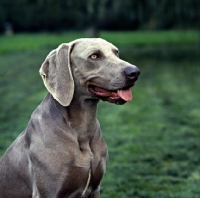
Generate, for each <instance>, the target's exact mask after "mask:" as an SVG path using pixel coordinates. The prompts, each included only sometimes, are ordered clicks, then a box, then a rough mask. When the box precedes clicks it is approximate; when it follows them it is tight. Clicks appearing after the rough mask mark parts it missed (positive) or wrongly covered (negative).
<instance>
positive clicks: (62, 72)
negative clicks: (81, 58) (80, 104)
mask: <svg viewBox="0 0 200 198" xmlns="http://www.w3.org/2000/svg"><path fill="white" fill-rule="evenodd" d="M71 49H72V44H62V45H60V46H59V47H58V48H57V49H55V50H53V51H51V52H50V53H49V55H48V56H47V58H46V60H45V61H44V63H43V64H42V66H41V68H40V70H39V72H40V75H41V76H42V79H43V81H44V85H45V86H46V88H47V90H48V91H49V92H50V93H51V94H52V96H53V97H54V99H56V100H57V101H58V102H59V103H60V104H61V105H63V106H69V104H70V103H71V100H72V98H73V94H74V80H73V77H72V73H71V67H70V51H71Z"/></svg>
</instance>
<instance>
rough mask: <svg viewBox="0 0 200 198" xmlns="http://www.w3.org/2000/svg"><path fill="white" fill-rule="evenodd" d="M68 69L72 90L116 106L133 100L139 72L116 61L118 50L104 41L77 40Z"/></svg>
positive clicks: (131, 66) (125, 63)
mask: <svg viewBox="0 0 200 198" xmlns="http://www.w3.org/2000/svg"><path fill="white" fill-rule="evenodd" d="M70 59H71V69H72V74H73V76H74V80H75V88H76V87H81V88H82V91H83V90H84V91H83V92H84V93H85V94H87V95H88V96H90V97H91V98H94V99H101V100H104V101H108V102H111V103H115V104H124V103H125V102H127V101H131V100H132V93H131V89H130V88H131V87H132V86H133V85H134V84H135V82H136V80H137V79H138V76H139V74H140V71H139V69H138V68H137V67H136V66H134V65H131V64H130V63H128V62H126V61H123V60H121V59H120V58H119V51H118V49H117V48H116V47H115V46H114V45H112V44H111V43H109V42H107V41H105V40H103V39H80V40H77V41H76V42H75V43H74V46H73V49H72V52H71V55H70Z"/></svg>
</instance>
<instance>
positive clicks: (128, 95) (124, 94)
mask: <svg viewBox="0 0 200 198" xmlns="http://www.w3.org/2000/svg"><path fill="white" fill-rule="evenodd" d="M118 95H119V96H120V97H121V98H122V99H123V100H125V101H127V102H128V101H131V100H132V92H131V89H130V88H129V89H126V90H122V89H120V90H118Z"/></svg>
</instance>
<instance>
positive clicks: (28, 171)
mask: <svg viewBox="0 0 200 198" xmlns="http://www.w3.org/2000/svg"><path fill="white" fill-rule="evenodd" d="M139 74H140V71H139V69H138V68H137V67H136V66H134V65H131V64H130V63H128V62H125V61H123V60H121V59H120V58H119V55H118V49H117V48H116V47H115V46H114V45H112V44H111V43H109V42H107V41H105V40H103V39H99V38H98V39H78V40H75V41H73V42H70V43H66V44H61V45H60V46H59V47H58V48H57V49H55V50H53V51H51V52H50V54H49V55H48V56H47V58H46V60H45V61H44V63H43V64H42V66H41V68H40V75H41V76H42V79H43V81H44V84H45V86H46V88H47V90H48V92H49V93H48V94H47V96H46V98H45V99H44V100H43V102H42V103H41V104H40V105H39V106H38V107H37V109H36V110H35V111H34V112H33V114H32V116H31V119H30V121H29V123H28V126H27V128H26V129H25V130H24V131H23V132H22V133H21V134H20V135H19V137H18V138H17V139H16V140H15V141H14V142H13V144H12V145H11V146H10V147H9V148H8V150H7V151H6V153H5V155H4V156H3V157H2V159H1V161H0V198H81V197H82V198H83V197H84V198H86V197H88V198H98V197H100V181H101V179H102V177H103V175H104V173H105V169H106V162H107V159H108V152H107V146H106V143H105V141H104V140H103V138H102V135H101V131H100V125H99V122H98V120H97V118H96V113H97V103H98V101H99V100H104V101H108V102H111V103H115V104H124V103H125V102H127V101H131V99H132V93H131V89H130V88H131V87H132V86H133V85H134V83H135V81H136V80H137V79H138V76H139Z"/></svg>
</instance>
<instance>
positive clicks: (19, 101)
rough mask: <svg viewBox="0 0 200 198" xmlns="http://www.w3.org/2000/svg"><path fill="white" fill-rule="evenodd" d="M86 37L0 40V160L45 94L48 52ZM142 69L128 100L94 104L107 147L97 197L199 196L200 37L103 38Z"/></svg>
mask: <svg viewBox="0 0 200 198" xmlns="http://www.w3.org/2000/svg"><path fill="white" fill-rule="evenodd" d="M78 37H85V34H84V33H80V32H77V33H62V34H59V35H56V34H47V33H43V34H36V35H34V34H19V35H16V36H13V37H4V36H0V43H1V44H0V112H1V113H0V156H1V155H2V154H3V153H4V152H5V150H6V148H7V147H8V146H9V145H10V144H11V142H12V141H13V140H14V139H15V138H16V136H17V135H18V134H19V133H20V132H21V131H22V130H23V129H24V128H25V127H26V125H27V122H28V120H29V119H30V115H31V113H32V111H33V110H34V109H35V108H36V106H37V105H38V104H39V103H40V102H41V101H42V99H43V97H44V96H45V94H46V90H45V88H44V86H43V83H42V80H41V78H40V76H39V74H38V70H39V68H40V66H41V63H42V62H43V61H44V59H45V57H46V55H47V54H48V53H49V51H50V50H51V49H54V48H55V47H56V46H57V45H58V44H60V43H62V42H68V41H70V40H73V39H75V38H78ZM101 37H103V38H105V39H107V40H109V41H111V42H113V43H114V44H116V45H119V49H120V56H121V57H122V58H123V59H125V60H126V61H129V62H131V63H133V64H135V65H137V66H138V67H139V68H140V70H141V76H140V79H139V80H138V82H137V83H136V86H135V87H134V88H133V89H132V90H133V101H132V102H130V103H127V104H125V105H122V106H115V105H114V104H109V103H106V102H100V104H99V111H98V118H99V121H100V123H101V128H102V132H103V136H104V138H105V140H106V142H107V144H108V148H109V162H108V165H107V171H106V174H105V176H104V178H103V181H102V187H101V191H102V192H101V197H102V198H129V197H134V198H199V196H200V188H199V186H200V154H199V151H200V86H199V85H200V51H199V50H200V46H199V32H197V31H196V32H195V31H188V32H176V31H170V32H126V33H122V32H102V33H101Z"/></svg>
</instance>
